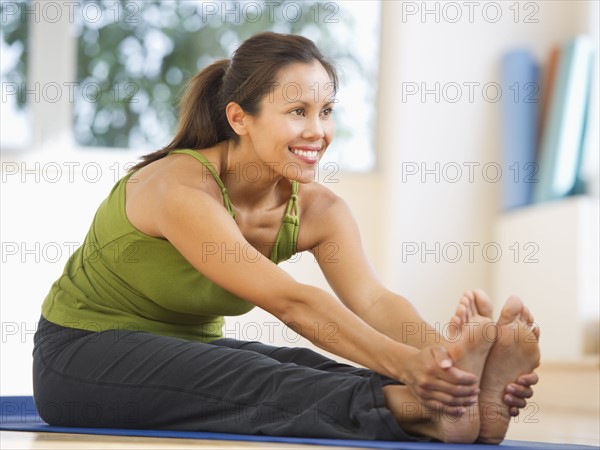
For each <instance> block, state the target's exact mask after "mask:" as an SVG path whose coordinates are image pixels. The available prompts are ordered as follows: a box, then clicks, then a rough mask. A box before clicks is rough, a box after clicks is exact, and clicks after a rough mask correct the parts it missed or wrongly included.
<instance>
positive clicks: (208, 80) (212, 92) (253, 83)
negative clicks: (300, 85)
mask: <svg viewBox="0 0 600 450" xmlns="http://www.w3.org/2000/svg"><path fill="white" fill-rule="evenodd" d="M315 60H316V61H318V62H320V63H321V65H322V66H323V68H324V69H325V70H326V72H327V73H328V74H329V77H330V79H331V81H332V83H333V92H334V93H335V92H336V91H337V86H338V78H337V73H336V69H335V67H334V65H333V64H332V63H331V62H329V61H328V60H327V59H326V58H325V57H324V56H323V54H321V52H320V51H319V49H318V48H317V46H316V45H315V44H314V43H313V42H312V41H311V40H310V39H307V38H305V37H303V36H298V35H293V34H279V33H273V32H264V33H259V34H256V35H254V36H252V37H250V38H249V39H247V40H246V41H244V42H243V43H242V44H241V45H240V46H239V47H238V49H237V50H236V51H235V53H234V54H233V57H232V58H231V60H229V59H221V60H218V61H215V62H214V63H212V64H211V65H209V66H208V67H206V68H204V69H203V70H201V71H200V72H198V73H197V74H196V75H195V76H194V77H193V78H192V79H191V80H190V81H189V82H188V84H187V87H186V91H185V93H184V95H183V97H182V99H181V102H180V111H179V123H178V126H177V131H176V133H175V137H174V138H173V140H172V141H171V142H170V143H169V144H168V145H167V146H166V147H164V148H162V149H161V150H157V151H155V152H153V153H149V154H147V155H144V156H142V161H141V162H139V163H137V164H136V165H135V166H133V167H132V168H131V169H130V171H135V170H138V169H140V168H142V167H144V166H146V165H148V164H150V163H151V162H153V161H156V160H158V159H161V158H163V157H165V156H166V155H167V154H168V153H169V152H170V151H171V150H176V149H182V148H191V149H201V148H207V147H211V146H213V145H215V144H217V143H218V142H221V141H224V140H226V139H233V140H235V141H237V140H238V136H237V134H236V133H235V132H234V131H233V129H232V128H231V126H230V125H229V122H228V121H227V117H226V115H225V107H226V106H227V104H228V103H229V102H236V103H238V104H239V105H240V106H241V107H242V108H243V110H244V111H245V112H246V113H248V114H251V115H256V114H259V113H260V105H259V103H260V101H261V99H262V98H263V97H264V96H265V95H266V94H267V93H268V92H269V90H270V89H271V88H272V87H274V83H275V78H276V77H277V75H278V72H279V71H280V70H281V69H282V68H283V67H285V66H287V65H289V64H292V63H297V62H301V63H307V64H310V63H312V62H313V61H315Z"/></svg>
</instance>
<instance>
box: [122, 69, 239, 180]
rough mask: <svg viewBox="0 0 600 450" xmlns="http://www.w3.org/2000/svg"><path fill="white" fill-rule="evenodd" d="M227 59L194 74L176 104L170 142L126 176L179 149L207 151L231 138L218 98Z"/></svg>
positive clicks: (223, 110)
mask: <svg viewBox="0 0 600 450" xmlns="http://www.w3.org/2000/svg"><path fill="white" fill-rule="evenodd" d="M229 61H230V60H229V59H220V60H218V61H215V62H214V63H212V64H211V65H209V66H208V67H206V68H204V69H203V70H201V71H200V72H198V73H197V74H196V75H195V76H194V77H193V78H192V79H191V80H190V81H189V82H188V84H187V86H186V89H185V94H184V95H183V97H182V99H181V103H180V112H179V123H178V125H177V131H176V133H175V137H174V138H173V140H172V141H171V142H170V143H169V144H168V145H167V146H166V147H164V148H162V149H161V150H158V151H156V152H153V153H150V154H147V155H144V156H142V161H141V162H139V163H137V164H136V165H134V166H133V167H132V168H131V169H129V171H130V172H133V171H136V170H138V169H141V168H142V167H144V166H146V165H148V164H150V163H151V162H154V161H157V160H159V159H161V158H164V157H165V156H167V155H168V154H169V152H170V151H172V150H176V149H181V148H192V149H194V148H207V147H211V146H213V145H215V144H217V143H218V142H221V141H224V140H226V139H227V138H229V137H231V136H232V135H234V136H235V137H237V135H235V133H233V130H232V129H231V127H230V126H229V123H228V122H227V117H226V115H225V106H226V105H224V104H223V100H222V98H221V91H222V84H223V78H224V77H225V73H226V72H227V68H228V67H229Z"/></svg>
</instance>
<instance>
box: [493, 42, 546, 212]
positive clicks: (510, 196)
mask: <svg viewBox="0 0 600 450" xmlns="http://www.w3.org/2000/svg"><path fill="white" fill-rule="evenodd" d="M539 77H540V68H539V65H538V63H537V62H536V61H535V58H534V57H533V55H532V54H531V53H530V52H529V51H528V50H525V49H518V50H513V51H510V52H508V53H506V54H505V55H504V56H503V58H502V61H501V86H502V93H503V95H502V105H501V107H502V173H503V178H502V179H503V182H502V208H503V209H504V210H509V209H513V208H517V207H521V206H525V205H528V204H529V203H530V202H531V193H532V186H533V182H534V180H535V179H534V178H533V177H534V175H535V160H536V148H537V141H538V139H537V129H538V117H539V109H540V99H539V96H540V93H539Z"/></svg>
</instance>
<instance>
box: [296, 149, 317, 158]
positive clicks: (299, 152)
mask: <svg viewBox="0 0 600 450" xmlns="http://www.w3.org/2000/svg"><path fill="white" fill-rule="evenodd" d="M290 150H291V151H292V153H294V154H295V155H298V156H302V157H304V158H310V159H316V158H317V154H318V153H319V152H318V151H317V150H311V151H307V150H299V149H295V148H292V149H290Z"/></svg>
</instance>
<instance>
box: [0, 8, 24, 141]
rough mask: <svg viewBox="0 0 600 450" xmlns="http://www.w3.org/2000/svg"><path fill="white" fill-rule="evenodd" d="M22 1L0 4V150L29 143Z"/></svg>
mask: <svg viewBox="0 0 600 450" xmlns="http://www.w3.org/2000/svg"><path fill="white" fill-rule="evenodd" d="M23 7H24V2H0V20H1V23H2V27H0V55H1V56H2V57H1V58H0V82H1V83H2V102H1V103H0V116H1V117H2V133H0V147H2V148H19V147H24V146H25V145H27V144H29V143H30V139H29V138H28V137H29V136H30V134H29V133H28V132H27V130H28V129H29V128H30V126H31V125H30V122H29V110H28V108H27V103H26V100H27V96H26V95H25V89H26V81H25V80H26V73H27V44H28V39H27V35H28V31H29V27H28V25H27V20H26V16H24V15H23V14H22V12H23V11H22V9H23Z"/></svg>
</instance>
